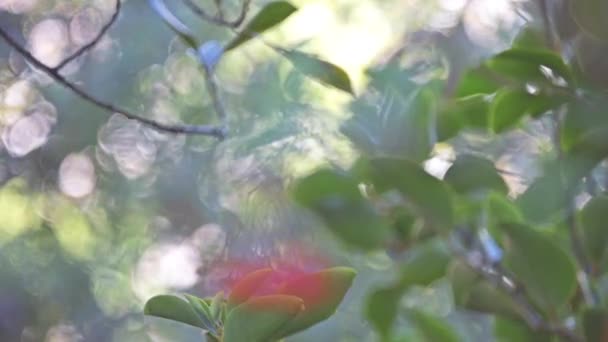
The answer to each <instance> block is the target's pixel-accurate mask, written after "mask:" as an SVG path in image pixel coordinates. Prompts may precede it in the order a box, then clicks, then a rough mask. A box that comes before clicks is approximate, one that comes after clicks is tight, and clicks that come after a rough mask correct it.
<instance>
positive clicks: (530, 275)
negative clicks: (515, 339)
mask: <svg viewBox="0 0 608 342" xmlns="http://www.w3.org/2000/svg"><path fill="white" fill-rule="evenodd" d="M502 229H503V231H504V232H505V235H506V237H507V241H505V248H506V256H505V262H506V266H507V268H508V269H509V270H511V271H512V272H513V273H514V274H515V275H516V277H517V279H519V280H520V281H521V282H522V283H523V284H524V286H525V287H526V289H527V290H528V291H529V293H530V295H531V297H532V299H533V300H534V301H535V302H536V303H537V304H538V305H540V306H541V307H543V308H544V309H546V310H556V309H560V308H562V307H563V306H564V305H565V304H566V303H567V302H568V301H569V300H570V298H571V297H572V296H573V295H574V292H575V290H576V286H577V282H576V267H575V264H574V261H573V260H572V258H571V257H570V255H568V254H567V253H566V252H565V251H564V250H563V249H562V248H561V247H559V246H558V245H556V244H555V243H554V241H553V240H551V239H549V238H547V237H546V236H544V235H543V234H541V233H539V232H537V231H535V230H533V229H532V228H530V227H528V226H525V225H521V224H504V225H502ZM539 270H542V272H539Z"/></svg>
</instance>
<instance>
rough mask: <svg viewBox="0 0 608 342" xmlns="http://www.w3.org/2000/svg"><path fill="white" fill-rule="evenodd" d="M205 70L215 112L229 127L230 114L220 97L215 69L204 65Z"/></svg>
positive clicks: (224, 124)
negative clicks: (228, 114)
mask: <svg viewBox="0 0 608 342" xmlns="http://www.w3.org/2000/svg"><path fill="white" fill-rule="evenodd" d="M203 69H204V70H205V82H206V85H207V91H208V92H209V95H210V96H211V100H212V101H213V108H214V109H215V113H216V114H217V116H218V117H219V119H220V122H221V123H222V125H223V126H224V127H228V116H227V115H226V110H225V109H224V104H223V103H222V100H221V99H220V95H219V91H218V88H217V84H216V83H215V74H214V73H213V69H212V68H209V67H207V66H206V65H205V66H203Z"/></svg>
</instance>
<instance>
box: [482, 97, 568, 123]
mask: <svg viewBox="0 0 608 342" xmlns="http://www.w3.org/2000/svg"><path fill="white" fill-rule="evenodd" d="M565 101H566V98H565V97H564V96H547V95H544V94H542V93H539V94H535V95H532V94H530V93H529V92H527V91H526V90H525V89H509V88H504V89H502V90H501V91H499V92H498V93H497V94H496V97H495V98H494V100H493V101H492V104H491V106H490V127H491V128H492V130H493V131H494V132H495V133H502V132H504V131H505V130H507V129H509V128H511V127H513V126H515V125H516V124H517V123H518V122H519V121H520V119H521V118H523V117H524V116H526V115H529V116H531V117H534V118H536V117H538V116H540V115H541V114H543V113H546V112H547V111H549V110H551V109H555V108H557V107H558V106H559V105H561V104H562V103H564V102H565Z"/></svg>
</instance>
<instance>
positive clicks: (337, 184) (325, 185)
mask: <svg viewBox="0 0 608 342" xmlns="http://www.w3.org/2000/svg"><path fill="white" fill-rule="evenodd" d="M294 195H295V198H296V200H297V202H298V203H300V204H301V205H303V206H305V207H307V208H310V209H312V210H313V211H314V212H315V213H317V214H318V215H319V216H320V217H321V218H322V219H323V220H324V221H325V223H326V224H327V226H328V228H329V229H330V230H331V231H332V232H333V233H334V234H335V235H337V236H338V237H339V238H341V239H342V240H343V241H344V242H346V243H348V244H351V245H353V246H355V247H358V248H361V249H364V250H372V249H376V248H380V247H383V246H384V244H385V242H386V241H387V239H388V238H389V236H390V233H391V232H390V226H389V225H388V223H387V222H385V221H384V219H383V218H382V217H380V216H379V215H378V214H377V213H376V212H375V210H374V208H372V206H371V204H370V203H369V202H368V201H367V200H365V199H364V198H363V196H362V195H361V193H360V191H359V187H358V182H357V181H356V180H355V179H353V178H352V177H349V176H347V175H345V174H343V173H339V172H336V171H331V170H320V171H318V172H316V173H314V174H312V175H310V176H308V177H306V178H304V179H302V180H301V181H300V182H299V183H298V185H297V186H296V188H295V191H294Z"/></svg>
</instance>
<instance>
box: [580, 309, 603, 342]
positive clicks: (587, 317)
mask: <svg viewBox="0 0 608 342" xmlns="http://www.w3.org/2000/svg"><path fill="white" fill-rule="evenodd" d="M583 328H584V330H585V337H586V338H587V341H589V342H595V341H598V342H599V341H608V311H606V310H605V309H599V308H593V309H587V310H586V311H585V312H584V313H583Z"/></svg>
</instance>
